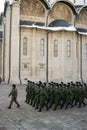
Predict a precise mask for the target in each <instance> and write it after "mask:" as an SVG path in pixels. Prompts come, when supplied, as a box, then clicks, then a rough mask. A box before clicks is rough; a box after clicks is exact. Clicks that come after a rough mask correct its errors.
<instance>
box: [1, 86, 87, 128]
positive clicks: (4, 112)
mask: <svg viewBox="0 0 87 130" xmlns="http://www.w3.org/2000/svg"><path fill="white" fill-rule="evenodd" d="M17 88H18V92H19V95H18V101H19V103H20V104H21V107H20V108H16V105H15V104H14V105H13V106H12V109H8V108H7V107H8V105H9V102H10V98H9V97H8V94H9V92H10V90H11V85H6V84H2V85H0V130H87V106H86V107H82V108H77V107H74V108H69V109H68V110H64V109H63V110H60V109H58V110H56V111H53V110H52V109H50V110H49V111H46V110H45V109H44V110H43V111H42V112H37V110H35V109H34V108H32V106H30V105H28V104H25V103H24V100H25V95H26V93H25V86H20V85H19V86H18V85H17Z"/></svg>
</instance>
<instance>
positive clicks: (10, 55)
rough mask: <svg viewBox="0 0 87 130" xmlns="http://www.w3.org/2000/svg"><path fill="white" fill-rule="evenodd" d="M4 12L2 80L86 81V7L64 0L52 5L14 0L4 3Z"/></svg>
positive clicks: (20, 81) (38, 0) (30, 0)
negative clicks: (77, 8)
mask: <svg viewBox="0 0 87 130" xmlns="http://www.w3.org/2000/svg"><path fill="white" fill-rule="evenodd" d="M5 14H6V15H5V20H6V21H5V23H6V24H5V27H4V30H5V40H4V48H5V51H4V62H3V63H4V64H3V70H4V72H2V74H1V76H2V77H4V79H5V82H9V83H25V80H24V79H25V78H27V79H30V80H32V81H39V80H41V81H47V82H49V81H56V82H60V81H64V82H67V81H71V80H73V81H77V80H79V81H81V80H84V81H86V82H87V67H86V66H87V56H86V53H87V48H86V46H87V7H86V6H84V7H81V9H79V10H76V7H75V6H74V5H73V4H72V3H71V2H69V1H67V0H66V1H61V0H59V1H57V2H55V3H54V4H53V5H49V4H48V3H47V2H46V0H43V1H41V0H21V1H20V2H19V0H14V1H13V3H12V5H9V3H7V4H6V10H5ZM72 26H73V27H74V30H73V29H72V28H71V29H70V27H72ZM24 40H25V41H24ZM26 41H27V44H24V43H26ZM43 42H44V43H43ZM41 43H42V44H41ZM41 45H42V46H41Z"/></svg>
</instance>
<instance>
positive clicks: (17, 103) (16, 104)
mask: <svg viewBox="0 0 87 130" xmlns="http://www.w3.org/2000/svg"><path fill="white" fill-rule="evenodd" d="M14 102H15V103H16V105H17V107H20V105H19V103H18V101H17V100H16V99H15V100H14Z"/></svg>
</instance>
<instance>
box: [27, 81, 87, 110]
mask: <svg viewBox="0 0 87 130" xmlns="http://www.w3.org/2000/svg"><path fill="white" fill-rule="evenodd" d="M86 98H87V84H86V83H81V82H75V83H73V82H70V83H67V84H65V83H63V82H61V83H60V84H59V83H55V82H50V83H49V84H48V86H47V85H46V83H42V82H41V81H39V83H34V82H31V81H29V80H28V84H27V87H26V101H25V102H26V103H27V104H30V105H32V107H35V109H38V112H41V111H42V109H43V108H44V107H46V110H48V109H50V108H52V109H53V110H56V109H57V108H58V107H60V109H63V108H65V109H68V107H71V108H72V107H74V106H76V105H78V107H79V108H80V107H81V106H82V105H83V106H85V105H86V103H85V99H86Z"/></svg>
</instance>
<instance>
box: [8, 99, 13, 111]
mask: <svg viewBox="0 0 87 130" xmlns="http://www.w3.org/2000/svg"><path fill="white" fill-rule="evenodd" d="M12 104H13V100H12V99H11V101H10V105H9V107H8V108H9V109H10V108H11V106H12Z"/></svg>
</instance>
